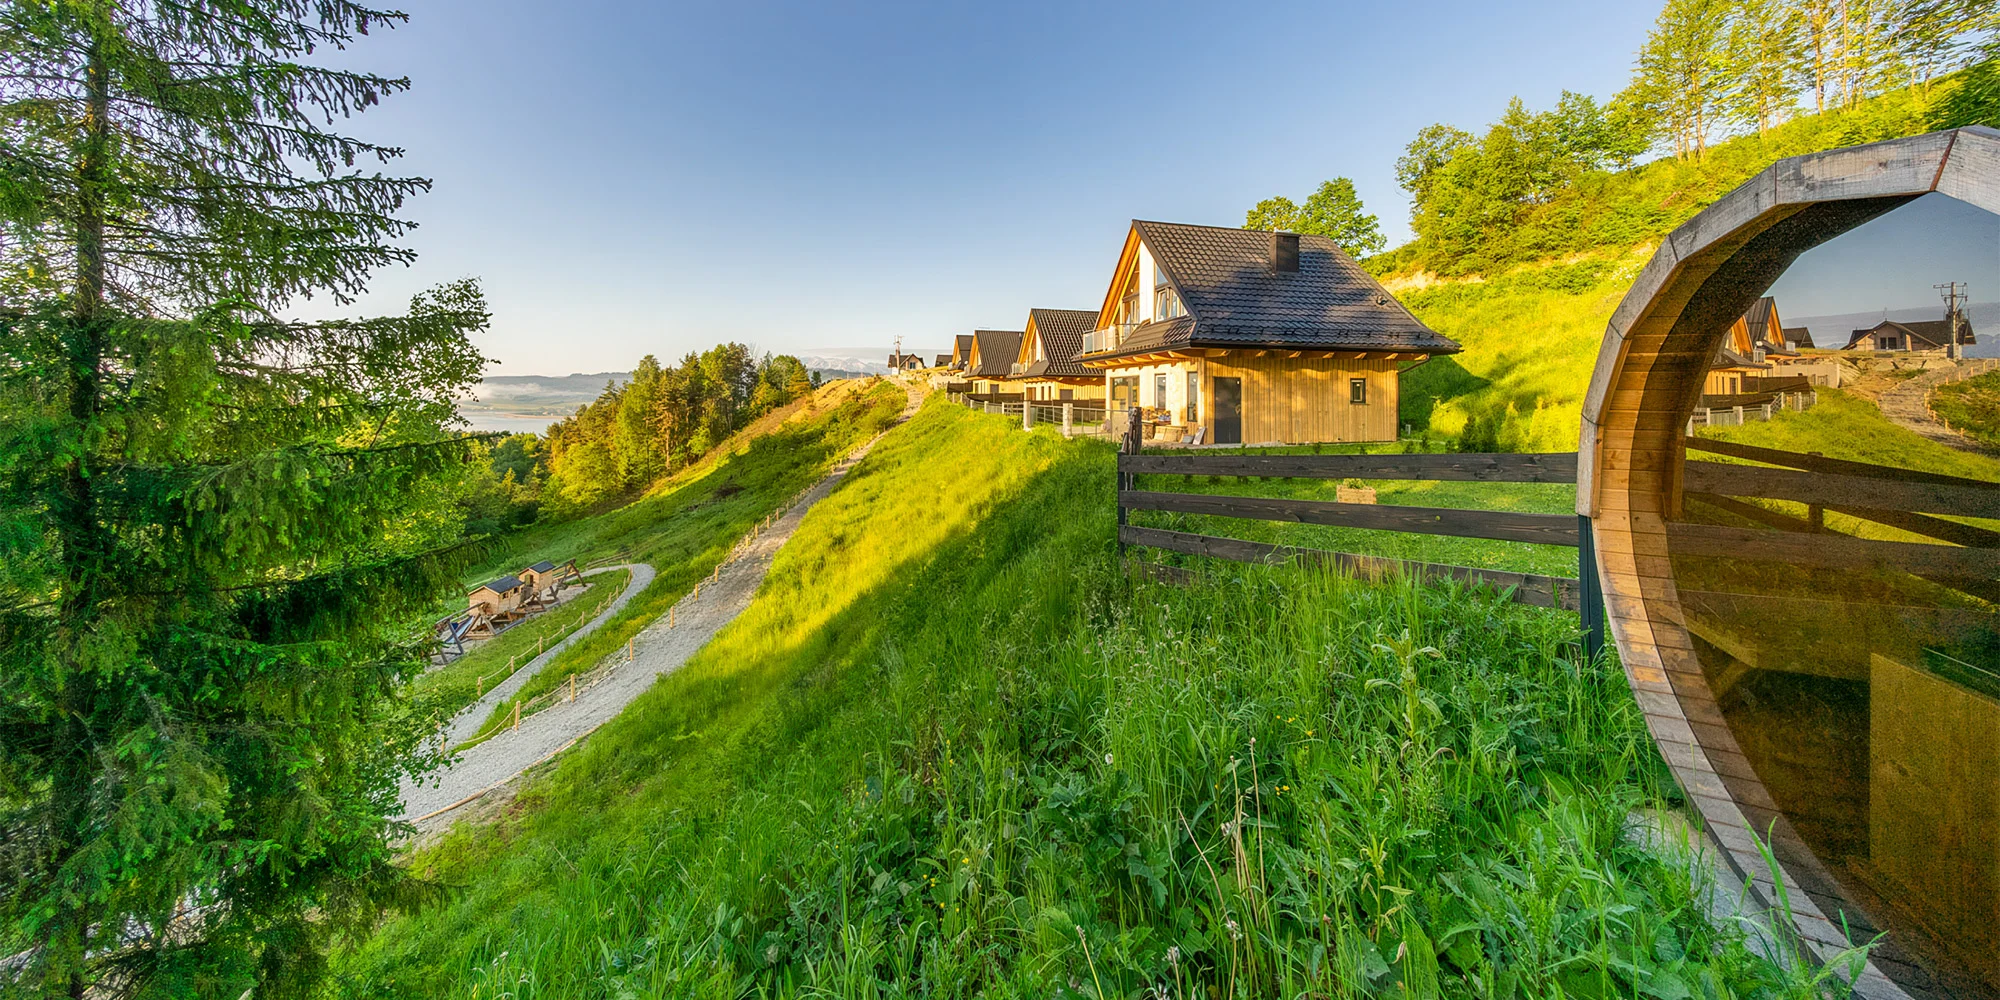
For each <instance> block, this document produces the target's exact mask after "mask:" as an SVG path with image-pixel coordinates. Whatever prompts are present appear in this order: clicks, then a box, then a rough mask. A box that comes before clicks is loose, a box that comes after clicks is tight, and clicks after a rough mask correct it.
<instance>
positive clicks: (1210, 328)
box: [1077, 221, 1459, 444]
mask: <svg viewBox="0 0 2000 1000" xmlns="http://www.w3.org/2000/svg"><path fill="white" fill-rule="evenodd" d="M1096 327H1097V328H1096V329H1095V330H1094V331H1092V332H1091V333H1090V334H1089V335H1088V336H1087V337H1086V338H1085V343H1084V348H1083V353H1082V354H1081V355H1080V356H1079V357H1078V358H1077V361H1078V362H1079V363H1080V364H1081V365H1083V366H1084V367H1086V368H1091V369H1094V370H1097V371H1099V372H1101V373H1103V375H1104V378H1105V386H1106V392H1107V394H1108V396H1109V397H1110V400H1111V405H1112V406H1113V407H1114V408H1119V407H1124V406H1138V407H1141V408H1142V409H1143V410H1144V411H1145V413H1146V414H1147V422H1148V423H1149V424H1150V425H1151V426H1152V432H1151V436H1152V437H1154V438H1155V439H1159V440H1189V441H1195V442H1199V443H1213V444H1238V443H1283V444H1311V443H1317V442H1351V441H1393V440H1395V438H1396V436H1397V427H1398V425H1397V420H1396V408H1397V405H1398V404H1399V402H1400V396H1401V382H1400V378H1401V369H1402V367H1403V366H1404V365H1405V364H1407V363H1409V362H1414V361H1421V360H1423V359H1425V358H1429V357H1431V356H1433V355H1438V354H1455V353H1457V352H1458V350H1459V345H1458V343H1457V342H1455V341H1453V340H1451V339H1450V338H1448V337H1445V336H1444V335H1442V334H1440V333H1438V332H1437V331H1435V330H1432V329H1431V328H1429V327H1427V326H1425V325H1424V324H1423V323H1422V322H1420V321H1419V320H1418V319H1417V318H1416V317H1415V316H1414V315H1411V313H1410V311H1409V310H1408V309H1406V308H1404V307H1403V304H1402V303H1401V302H1398V301H1396V298H1395V296H1393V295H1390V294H1389V292H1388V290H1386V289H1384V288H1383V287H1382V285H1381V283H1380V282H1377V281H1376V280H1375V278H1374V276H1373V275H1370V274H1369V273H1368V272H1367V271H1364V270H1362V269H1361V265H1359V264H1357V263H1355V262H1354V260H1353V258H1351V257H1349V256H1348V255H1347V254H1346V253H1344V252H1342V251H1341V250H1340V248H1339V247H1337V246H1335V245H1334V244H1333V241H1332V240H1329V239H1327V238H1325V237H1323V236H1305V235H1299V234H1296V233H1283V232H1263V231H1259V230H1250V229H1226V228H1221V227H1216V226H1191V225H1181V224H1177V223H1166V222H1144V221H1135V222H1133V223H1132V226H1131V229H1130V230H1128V231H1127V233H1126V237H1125V245H1124V247H1123V248H1122V249H1121V250H1120V251H1119V254H1118V265H1117V267H1115V268H1114V269H1113V270H1112V275H1111V283H1110V286H1109V287H1108V288H1107V290H1106V291H1105V293H1104V304H1103V305H1102V307H1100V308H1099V310H1098V316H1097V323H1096Z"/></svg>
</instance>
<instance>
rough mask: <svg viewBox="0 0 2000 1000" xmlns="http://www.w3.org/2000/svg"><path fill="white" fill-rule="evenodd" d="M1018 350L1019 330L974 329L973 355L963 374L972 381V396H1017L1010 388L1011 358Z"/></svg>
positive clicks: (968, 357) (967, 361) (1019, 347)
mask: <svg viewBox="0 0 2000 1000" xmlns="http://www.w3.org/2000/svg"><path fill="white" fill-rule="evenodd" d="M1020 351H1021V331H1019V330H974V331H972V352H971V354H969V355H968V356H967V357H966V365H965V375H966V378H968V379H970V380H971V382H972V394H973V395H974V396H987V395H1002V394H1010V393H1019V392H1020V389H1019V388H1017V387H1015V386H1013V385H1009V384H1008V383H1009V380H1010V379H1012V378H1013V369H1014V357H1015V355H1017V354H1019V353H1020Z"/></svg>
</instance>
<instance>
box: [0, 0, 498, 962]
mask: <svg viewBox="0 0 2000 1000" xmlns="http://www.w3.org/2000/svg"><path fill="white" fill-rule="evenodd" d="M401 19H402V15H400V14H396V13H393V12H384V11H376V10H372V9H369V8H366V7H362V6H359V5H356V4H351V3H346V2H342V0H228V2H220V0H32V2H19V3H9V4H6V5H4V7H0V165H4V166H0V650H4V653H5V662H4V665H0V993H5V992H24V993H27V994H30V995H42V994H52V995H62V994H66V995H69V996H72V997H82V996H85V995H90V996H190V995H205V996H230V997H234V996H238V995H240V994H242V993H243V991H244V990H245V989H246V988H250V987H255V988H256V989H257V992H258V995H260V996H270V995H283V994H285V993H287V992H293V991H297V990H301V989H304V988H307V987H308V986H309V985H310V984H311V982H312V980H313V979H314V977H315V975H316V974H317V972H318V971H319V969H320V967H321V965H322V962H323V959H322V955H323V953H324V948H325V945H326V942H327V941H328V938H329V935H331V934H334V933H336V932H338V931H339V930H340V929H341V928H343V927H352V926H355V925H358V924H363V923H366V922H368V921H372V920H373V919H375V918H376V917H377V915H378V914H379V913H380V912H381V910H382V908H383V907H385V906H388V905H392V904H398V903H407V902H409V901H411V900H413V899H414V898H416V896H417V894H418V890H419V889H420V888H421V887H420V886H416V885H414V884H413V883H412V882H411V881H410V880H409V879H408V878H407V877H406V876H405V875H404V874H402V873H401V871H400V869H398V868H397V867H395V866H394V865H392V864H391V850H390V844H391V842H392V840H393V838H394V837H395V836H396V835H397V833H398V829H399V828H398V826H397V824H396V822H395V821H393V820H392V819H391V818H390V817H392V816H394V815H395V813H396V812H397V811H398V808H399V807H398V804H397V802H396V786H397V781H398V779H399V777H400V776H401V775H403V774H406V773H409V772H410V771H411V770H413V769H415V768H418V767H419V764H418V763H417V762H418V761H419V759H420V757H419V753H418V750H417V746H418V742H419V733H418V729H419V727H416V726H413V725H410V724H409V723H408V720H405V719H403V718H402V717H401V714H400V713H401V712H402V711H403V709H402V707H401V703H400V702H399V700H398V691H399V689H400V682H401V681H402V680H403V679H404V678H405V677H407V676H408V675H409V674H410V673H411V672H412V671H413V670H416V669H420V664H421V662H422V659H421V655H420V654H421V651H422V649H421V644H420V643H419V642H417V641H416V640H413V639H412V637H411V635H410V634H409V623H411V622H412V621H413V620H419V618H418V616H419V615H420V614H421V612H422V611H423V610H424V609H425V608H426V607H428V606H429V605H430V604H431V603H432V602H433V601H435V600H436V599H437V597H438V595H439V592H440V589H441V588H444V587H448V586H450V585H451V583H452V579H451V574H450V572H449V569H450V567H449V562H450V553H449V552H448V551H444V550H442V549H441V546H442V544H443V543H444V542H446V541H447V540H448V539H449V537H450V535H451V534H452V532H451V530H450V526H449V525H440V524H439V523H438V520H437V517H436V515H435V511H433V510H431V509H430V508H429V500H430V499H431V498H433V497H434V496H435V495H437V492H438V491H437V490H436V489H435V488H434V487H435V486H436V485H437V483H438V481H439V479H440V477H445V476H451V475H456V474H458V473H459V471H460V470H461V468H462V463H463V462H464V461H465V460H466V459H467V458H468V456H469V454H470V452H471V451H472V446H471V444H470V443H469V442H468V441H467V440H466V439H465V438H463V437H461V436H458V435H455V434H453V433H451V432H450V431H449V429H448V428H449V427H450V426H451V421H452V420H453V419H454V417H453V400H454V398H456V397H457V396H458V395H459V394H460V393H462V392H463V390H464V389H465V388H466V387H467V386H468V385H469V384H470V383H471V382H473V381H474V380H476V379H477V377H478V374H479V372H480V370H481V369H482V368H483V366H484V364H485V359H483V358H482V357H480V355H479V353H478V352H477V351H476V350H475V349H474V348H473V347H472V345H471V344H470V342H469V340H468V339H467V335H468V333H469V332H470V331H474V330H477V329H479V328H481V327H483V326H484V324H485V323H486V318H487V317H486V308H485V304H484V300H483V298H482V297H481V295H480V292H479V289H478V287H477V285H476V284H473V283H471V282H461V283H458V284H454V285H450V286H446V287H443V288H440V289H438V290H435V291H434V292H431V293H427V294H425V295H422V296H419V297H418V298H417V299H416V300H415V301H413V302H412V306H411V309H410V311H409V312H408V314H406V315H402V316H394V317H387V318H381V319H372V320H355V321H346V322H330V323H317V324H311V323H300V322H289V321H286V320H284V319H282V318H280V313H281V312H282V311H283V310H285V309H286V308H287V306H288V304H290V303H293V302H295V301H296V300H297V299H298V298H299V297H301V296H308V295H313V294H323V295H331V296H333V297H334V298H335V299H336V300H337V301H343V302H344V301H351V299H352V297H353V296H355V295H356V294H358V293H359V292H360V291H362V290H363V288H364V286H365V282H366V280H367V277H368V275H369V273H370V272H371V271H372V270H373V269H375V268H378V267H380V266H382V265H386V264H394V263H399V262H406V261H408V260H410V259H411V253H410V251H409V250H408V249H406V248H403V247H400V246H398V245H396V240H397V239H398V238H399V237H401V236H402V235H403V234H404V233H406V232H407V231H408V229H409V228H410V226H411V223H410V222H409V221H408V220H406V219H404V218H402V217H400V216H399V214H398V213H399V211H400V210H401V208H402V205H403V202H404V200H405V199H406V198H408V197H409V196H411V195H413V194H416V193H418V192H420V191H422V190H424V189H425V188H426V187H427V182H425V181H423V180H421V179H417V178H399V177H392V176H385V175H383V174H382V173H381V172H380V170H381V165H382V164H384V163H387V162H389V161H391V160H393V159H394V158H395V157H396V155H397V154H398V151H397V150H395V149H392V148H385V147H382V146H379V145H374V144H371V143H368V142H365V141H362V140H359V139H355V138H352V137H349V136H346V135H343V134H340V133H339V132H338V131H335V130H334V125H335V123H337V122H339V121H341V120H343V119H345V118H347V117H348V116H351V115H352V114H354V113H356V112H358V111H360V110H362V109H364V108H366V107H368V106H369V105H372V104H374V103H376V102H377V101H378V100H380V99H381V98H382V97H384V96H386V95H390V94H393V93H395V92H397V91H399V90H402V89H404V88H405V87H406V86H407V81H405V80H401V79H391V78H386V77H381V76H375V75H371V74H367V73H355V72H349V71H344V70H339V69H334V68H330V66H329V63H330V62H331V61H332V60H333V58H335V56H334V54H335V53H337V52H338V51H339V50H341V49H343V48H344V47H345V46H346V45H348V44H349V43H350V42H352V41H354V40H356V38H357V36H360V35H363V34H366V33H367V32H368V31H370V30H373V29H377V28H381V27H386V26H391V25H393V24H394V23H396V22H398V21H400V20H401ZM8 956H11V957H8Z"/></svg>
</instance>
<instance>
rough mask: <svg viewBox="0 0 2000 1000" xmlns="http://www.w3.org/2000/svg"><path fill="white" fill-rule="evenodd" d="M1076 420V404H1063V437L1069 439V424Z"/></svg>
mask: <svg viewBox="0 0 2000 1000" xmlns="http://www.w3.org/2000/svg"><path fill="white" fill-rule="evenodd" d="M1075 419H1076V404H1075V403H1064V404H1063V437H1069V427H1070V424H1071V423H1072V422H1073V421H1074V420H1075Z"/></svg>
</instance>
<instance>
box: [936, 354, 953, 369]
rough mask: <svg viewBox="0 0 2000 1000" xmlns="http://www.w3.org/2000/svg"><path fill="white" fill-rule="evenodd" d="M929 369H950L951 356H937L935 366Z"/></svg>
mask: <svg viewBox="0 0 2000 1000" xmlns="http://www.w3.org/2000/svg"><path fill="white" fill-rule="evenodd" d="M931 367H932V368H950V367H951V355H949V354H940V355H938V356H937V364H934V365H932V366H931Z"/></svg>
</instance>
